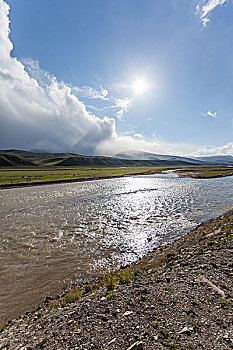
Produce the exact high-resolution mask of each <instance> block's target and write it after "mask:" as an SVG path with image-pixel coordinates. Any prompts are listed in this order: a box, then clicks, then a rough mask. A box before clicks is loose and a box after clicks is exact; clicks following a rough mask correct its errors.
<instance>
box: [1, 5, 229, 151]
mask: <svg viewBox="0 0 233 350" xmlns="http://www.w3.org/2000/svg"><path fill="white" fill-rule="evenodd" d="M232 38H233V1H232V0H156V1H155V0H146V1H142V0H85V1H84V0H66V1H64V0H49V1H47V0H33V1H31V0H6V1H4V0H0V149H11V148H18V149H27V150H30V149H40V150H49V151H54V152H60V151H69V152H74V153H78V154H85V155H96V154H98V155H115V154H116V153H119V152H122V151H128V150H141V151H148V152H153V153H159V154H177V155H188V156H206V155H216V154H226V155H233V98H232V93H233V39H232Z"/></svg>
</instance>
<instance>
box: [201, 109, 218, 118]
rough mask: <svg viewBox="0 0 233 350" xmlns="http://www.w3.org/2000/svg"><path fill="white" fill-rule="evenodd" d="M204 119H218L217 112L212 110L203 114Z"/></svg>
mask: <svg viewBox="0 0 233 350" xmlns="http://www.w3.org/2000/svg"><path fill="white" fill-rule="evenodd" d="M202 116H203V117H211V118H216V117H217V112H211V110H209V111H208V112H206V113H202Z"/></svg>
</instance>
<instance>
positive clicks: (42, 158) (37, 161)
mask: <svg viewBox="0 0 233 350" xmlns="http://www.w3.org/2000/svg"><path fill="white" fill-rule="evenodd" d="M144 154H145V152H144ZM0 155H2V156H8V157H9V156H11V157H13V156H15V157H17V158H15V159H16V160H17V161H16V162H15V165H20V164H22V165H37V166H67V167H68V166H105V167H120V166H125V167H127V166H182V165H194V164H203V162H200V161H198V160H190V159H189V158H184V157H175V156H161V157H160V159H159V157H157V158H156V157H153V154H151V155H152V156H150V157H148V158H149V159H134V158H133V157H131V158H130V159H127V156H125V158H120V157H117V158H113V157H102V156H92V157H88V156H81V155H77V154H73V153H45V152H38V153H36V152H31V151H23V150H15V149H12V150H2V151H1V150H0ZM144 157H145V156H144ZM165 157H167V158H166V159H165ZM141 158H143V157H141ZM4 164H5V163H4ZM4 164H2V165H3V166H4ZM12 165H14V164H13V163H12Z"/></svg>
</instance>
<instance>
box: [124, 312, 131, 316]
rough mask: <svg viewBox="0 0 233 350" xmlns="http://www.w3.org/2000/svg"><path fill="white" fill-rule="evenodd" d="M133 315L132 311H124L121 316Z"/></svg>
mask: <svg viewBox="0 0 233 350" xmlns="http://www.w3.org/2000/svg"><path fill="white" fill-rule="evenodd" d="M132 314H133V311H126V312H125V313H124V314H123V316H130V315H132Z"/></svg>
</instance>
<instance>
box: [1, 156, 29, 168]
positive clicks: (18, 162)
mask: <svg viewBox="0 0 233 350" xmlns="http://www.w3.org/2000/svg"><path fill="white" fill-rule="evenodd" d="M29 165H30V166H33V165H34V164H33V163H32V162H29V161H27V160H25V159H22V158H20V157H18V156H16V155H11V154H0V166H29Z"/></svg>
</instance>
